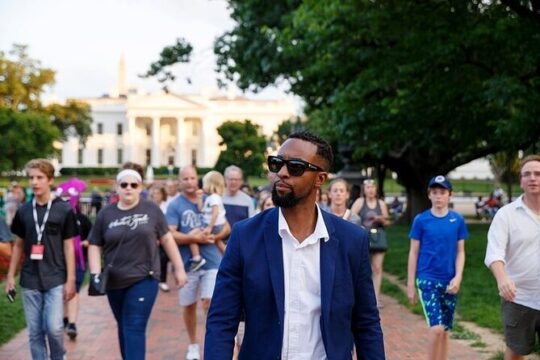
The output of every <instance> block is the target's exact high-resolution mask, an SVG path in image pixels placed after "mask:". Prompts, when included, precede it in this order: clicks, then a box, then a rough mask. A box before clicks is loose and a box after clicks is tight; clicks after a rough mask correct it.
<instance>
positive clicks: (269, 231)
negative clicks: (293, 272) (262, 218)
mask: <svg viewBox="0 0 540 360" xmlns="http://www.w3.org/2000/svg"><path fill="white" fill-rule="evenodd" d="M263 232H264V243H265V247H266V255H267V256H268V267H269V270H270V278H271V280H272V288H273V290H274V296H275V301H276V305H277V309H278V314H279V319H280V322H281V324H283V319H284V306H285V285H284V275H283V245H282V242H281V238H280V237H279V234H278V210H277V208H276V209H274V210H273V211H272V212H271V213H270V214H268V218H267V220H266V223H265V224H264V231H263Z"/></svg>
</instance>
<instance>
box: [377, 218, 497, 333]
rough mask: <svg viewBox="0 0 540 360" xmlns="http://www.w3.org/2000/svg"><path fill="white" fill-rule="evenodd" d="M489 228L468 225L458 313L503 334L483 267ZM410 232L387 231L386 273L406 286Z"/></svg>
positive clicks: (492, 281)
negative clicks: (394, 276)
mask: <svg viewBox="0 0 540 360" xmlns="http://www.w3.org/2000/svg"><path fill="white" fill-rule="evenodd" d="M488 226H489V225H487V224H470V225H468V228H469V232H470V236H469V239H467V240H466V241H465V253H466V261H465V270H464V272H463V282H462V284H461V291H460V293H459V299H458V305H457V310H456V311H457V312H458V313H459V315H460V316H461V317H462V319H463V320H467V321H473V322H475V323H477V324H478V325H480V326H483V327H488V328H492V329H496V330H498V331H501V329H502V327H501V319H500V298H499V295H498V291H497V286H496V283H495V279H494V278H493V276H492V275H491V272H490V271H489V269H488V268H486V266H485V265H484V255H485V251H486V241H487V240H486V234H487V230H488ZM408 232H409V226H401V225H394V226H390V227H389V228H388V231H387V234H388V239H389V250H388V252H387V255H386V258H385V262H384V270H385V271H386V272H389V273H391V274H394V275H397V276H398V277H399V278H400V279H401V280H402V281H403V282H404V283H405V282H406V279H407V257H408V253H409V239H408ZM383 290H384V289H383Z"/></svg>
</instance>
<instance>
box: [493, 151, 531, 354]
mask: <svg viewBox="0 0 540 360" xmlns="http://www.w3.org/2000/svg"><path fill="white" fill-rule="evenodd" d="M520 185H521V188H522V189H523V195H521V196H520V197H519V198H518V199H517V200H515V201H514V202H512V203H510V204H508V205H506V206H504V207H502V208H501V209H500V210H499V211H497V213H496V214H495V217H494V218H493V222H492V223H491V226H490V228H489V232H488V245H487V251H486V258H485V264H486V266H488V267H489V268H490V270H491V272H492V273H493V276H495V279H496V280H497V287H498V289H499V294H500V296H501V297H502V304H501V310H502V319H503V326H504V335H505V340H506V351H505V357H504V358H505V360H517V359H523V358H524V356H525V355H527V354H530V353H531V352H532V351H533V348H534V343H535V340H536V337H539V336H540V281H539V274H540V243H539V242H540V155H530V156H527V157H525V158H524V159H523V160H522V162H521V168H520Z"/></svg>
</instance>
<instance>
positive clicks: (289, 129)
mask: <svg viewBox="0 0 540 360" xmlns="http://www.w3.org/2000/svg"><path fill="white" fill-rule="evenodd" d="M303 129H304V125H303V124H302V119H301V118H300V117H296V118H293V119H289V120H285V121H283V122H282V123H281V124H279V126H278V128H277V130H276V131H275V132H274V134H272V140H274V141H276V142H277V143H278V144H279V145H281V144H283V143H284V142H285V140H287V138H288V137H289V135H291V134H292V133H294V132H296V131H301V130H303Z"/></svg>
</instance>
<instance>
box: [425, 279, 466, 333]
mask: <svg viewBox="0 0 540 360" xmlns="http://www.w3.org/2000/svg"><path fill="white" fill-rule="evenodd" d="M449 283H450V282H449V281H435V280H423V279H416V287H417V288H418V294H419V298H420V302H421V303H422V308H423V309H424V315H425V316H426V321H427V323H428V326H429V327H432V326H437V325H441V326H443V327H444V330H447V331H448V330H452V327H453V323H454V311H455V310H456V302H457V295H452V294H448V293H447V292H446V287H447V286H448V284H449Z"/></svg>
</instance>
